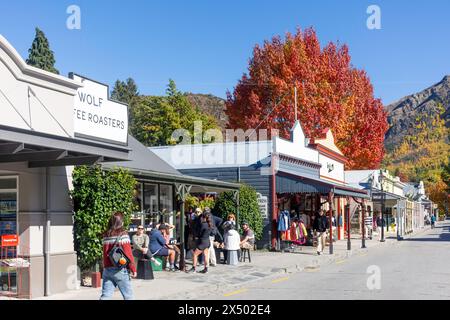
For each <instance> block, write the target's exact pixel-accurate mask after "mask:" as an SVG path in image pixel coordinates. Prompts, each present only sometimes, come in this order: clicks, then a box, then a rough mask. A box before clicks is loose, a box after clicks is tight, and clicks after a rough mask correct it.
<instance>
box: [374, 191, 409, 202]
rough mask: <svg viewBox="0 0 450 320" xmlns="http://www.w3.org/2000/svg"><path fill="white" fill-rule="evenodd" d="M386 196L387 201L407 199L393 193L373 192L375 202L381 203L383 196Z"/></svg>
mask: <svg viewBox="0 0 450 320" xmlns="http://www.w3.org/2000/svg"><path fill="white" fill-rule="evenodd" d="M383 194H384V199H385V200H404V199H406V197H403V196H400V195H398V194H395V193H391V192H388V191H381V190H372V200H373V201H381V199H382V196H383Z"/></svg>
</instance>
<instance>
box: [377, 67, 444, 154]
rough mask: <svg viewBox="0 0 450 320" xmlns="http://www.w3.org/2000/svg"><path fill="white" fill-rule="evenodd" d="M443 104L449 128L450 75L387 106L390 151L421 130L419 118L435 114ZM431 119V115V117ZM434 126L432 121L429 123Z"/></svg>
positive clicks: (386, 143) (387, 137) (386, 140)
mask: <svg viewBox="0 0 450 320" xmlns="http://www.w3.org/2000/svg"><path fill="white" fill-rule="evenodd" d="M439 105H441V106H442V107H443V108H444V110H445V112H444V113H443V114H442V115H441V118H443V119H445V124H446V126H447V128H448V127H449V125H450V75H448V76H445V77H444V78H443V79H442V80H441V81H440V82H438V83H436V84H435V85H433V86H431V87H429V88H427V89H425V90H423V91H420V92H418V93H415V94H412V95H409V96H406V97H404V98H402V99H400V100H399V101H397V102H395V103H392V104H390V105H388V106H387V107H386V110H387V112H388V122H389V130H388V132H387V133H386V139H385V146H386V149H387V150H388V151H391V150H392V149H393V148H395V147H396V146H397V145H398V144H399V143H401V141H402V140H403V138H404V137H405V136H407V135H408V136H413V135H415V134H417V131H418V130H419V129H418V128H417V126H416V122H417V119H423V118H424V116H427V115H428V116H430V115H433V114H434V113H436V112H440V111H438V109H439ZM429 119H431V117H429ZM428 125H429V126H433V124H432V123H429V124H428Z"/></svg>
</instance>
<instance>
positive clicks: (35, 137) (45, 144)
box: [0, 125, 129, 168]
mask: <svg viewBox="0 0 450 320" xmlns="http://www.w3.org/2000/svg"><path fill="white" fill-rule="evenodd" d="M128 152H129V149H128V148H127V147H123V146H116V145H111V144H104V143H99V142H92V141H88V140H82V139H75V138H69V137H62V136H57V135H51V134H47V133H41V132H37V131H30V130H24V129H19V128H13V127H8V126H3V125H0V163H8V162H28V166H29V167H30V168H39V167H55V166H69V165H92V164H95V163H98V162H106V161H119V160H127V159H128Z"/></svg>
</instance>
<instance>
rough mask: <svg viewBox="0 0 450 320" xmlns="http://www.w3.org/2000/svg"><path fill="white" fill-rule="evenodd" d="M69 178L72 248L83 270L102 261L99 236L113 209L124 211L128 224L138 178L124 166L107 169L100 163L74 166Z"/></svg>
mask: <svg viewBox="0 0 450 320" xmlns="http://www.w3.org/2000/svg"><path fill="white" fill-rule="evenodd" d="M72 177H73V190H72V191H71V192H70V195H71V197H72V200H73V207H74V236H75V237H74V238H75V250H76V251H77V254H78V265H79V267H80V269H81V270H82V271H83V270H89V269H91V268H92V267H94V266H95V265H96V264H97V263H99V262H100V261H101V259H102V235H103V233H104V232H105V231H106V228H107V225H108V221H109V218H110V217H111V214H112V213H113V212H116V211H120V212H123V213H124V214H125V226H126V227H128V225H129V223H130V215H131V213H132V212H133V211H134V210H135V209H136V207H137V206H136V203H135V200H134V199H135V198H134V190H135V187H136V183H137V181H136V180H135V179H134V177H133V176H132V175H131V174H130V173H128V171H126V170H124V169H115V170H111V171H106V170H102V169H101V167H100V166H92V167H87V166H79V167H76V168H75V169H74V171H73V173H72Z"/></svg>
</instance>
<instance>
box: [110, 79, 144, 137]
mask: <svg viewBox="0 0 450 320" xmlns="http://www.w3.org/2000/svg"><path fill="white" fill-rule="evenodd" d="M138 97H139V91H138V86H137V84H136V82H135V81H134V80H133V79H132V78H128V79H127V80H126V81H121V80H116V83H115V84H114V88H113V90H112V92H111V99H113V100H116V101H119V102H122V103H125V104H127V105H128V123H129V131H130V132H132V130H131V125H132V123H133V122H134V114H135V112H134V109H135V107H136V103H137V101H136V100H137V98H138Z"/></svg>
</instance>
